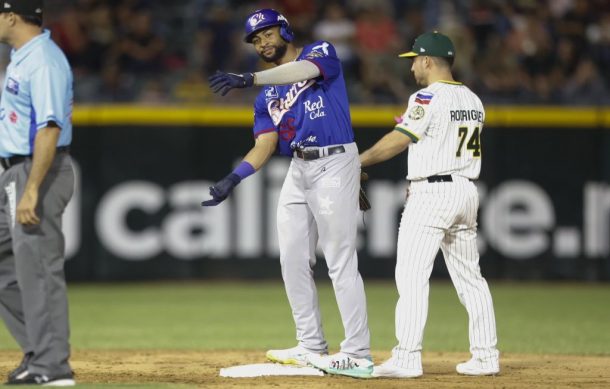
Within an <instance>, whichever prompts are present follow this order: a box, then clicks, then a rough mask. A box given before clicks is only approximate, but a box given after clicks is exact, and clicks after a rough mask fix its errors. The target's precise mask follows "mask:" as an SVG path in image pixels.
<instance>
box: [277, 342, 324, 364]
mask: <svg viewBox="0 0 610 389" xmlns="http://www.w3.org/2000/svg"><path fill="white" fill-rule="evenodd" d="M322 355H326V353H324V354H318V353H314V352H311V351H309V350H307V349H305V348H303V347H301V346H296V347H293V348H288V349H284V350H269V351H267V354H266V357H267V359H268V360H270V361H271V362H277V363H282V364H284V365H297V366H307V361H308V356H322Z"/></svg>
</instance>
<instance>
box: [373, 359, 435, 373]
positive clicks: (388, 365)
mask: <svg viewBox="0 0 610 389" xmlns="http://www.w3.org/2000/svg"><path fill="white" fill-rule="evenodd" d="M423 374H424V372H423V370H422V369H421V368H419V369H407V368H404V367H400V366H396V365H395V364H394V360H393V359H392V358H390V359H388V360H387V361H385V362H384V363H382V364H381V365H378V366H375V367H374V368H373V377H386V378H417V377H421V376H422V375H423Z"/></svg>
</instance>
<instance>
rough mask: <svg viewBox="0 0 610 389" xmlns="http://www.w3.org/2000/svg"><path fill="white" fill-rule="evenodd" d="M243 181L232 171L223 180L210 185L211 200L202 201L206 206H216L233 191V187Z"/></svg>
mask: <svg viewBox="0 0 610 389" xmlns="http://www.w3.org/2000/svg"><path fill="white" fill-rule="evenodd" d="M240 182H241V178H239V176H238V175H237V174H235V173H231V174H229V175H228V176H226V177H225V178H223V179H222V180H220V181H218V182H217V183H215V184H214V185H213V186H210V195H212V199H211V200H206V201H203V202H202V203H201V205H202V206H204V207H210V206H212V207H213V206H216V205H218V204H220V203H222V202H223V201H224V200H225V199H226V198H227V197H229V195H230V194H231V192H232V191H233V188H235V187H236V186H237V184H239V183H240Z"/></svg>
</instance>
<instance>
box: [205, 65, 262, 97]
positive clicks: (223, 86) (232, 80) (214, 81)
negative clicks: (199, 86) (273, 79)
mask: <svg viewBox="0 0 610 389" xmlns="http://www.w3.org/2000/svg"><path fill="white" fill-rule="evenodd" d="M208 81H209V83H210V88H212V91H213V92H214V93H219V92H220V95H221V96H224V95H226V94H227V93H229V91H230V90H231V89H233V88H249V87H251V86H252V85H254V73H243V74H235V73H225V72H221V71H220V70H217V71H216V73H214V74H212V75H211V76H210V77H209V78H208Z"/></svg>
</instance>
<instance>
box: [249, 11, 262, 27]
mask: <svg viewBox="0 0 610 389" xmlns="http://www.w3.org/2000/svg"><path fill="white" fill-rule="evenodd" d="M264 20H265V15H264V14H263V13H262V12H259V13H256V14H254V15H252V16H250V19H248V23H249V24H250V26H252V27H256V26H258V24H259V23H261V22H263V21H264Z"/></svg>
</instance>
